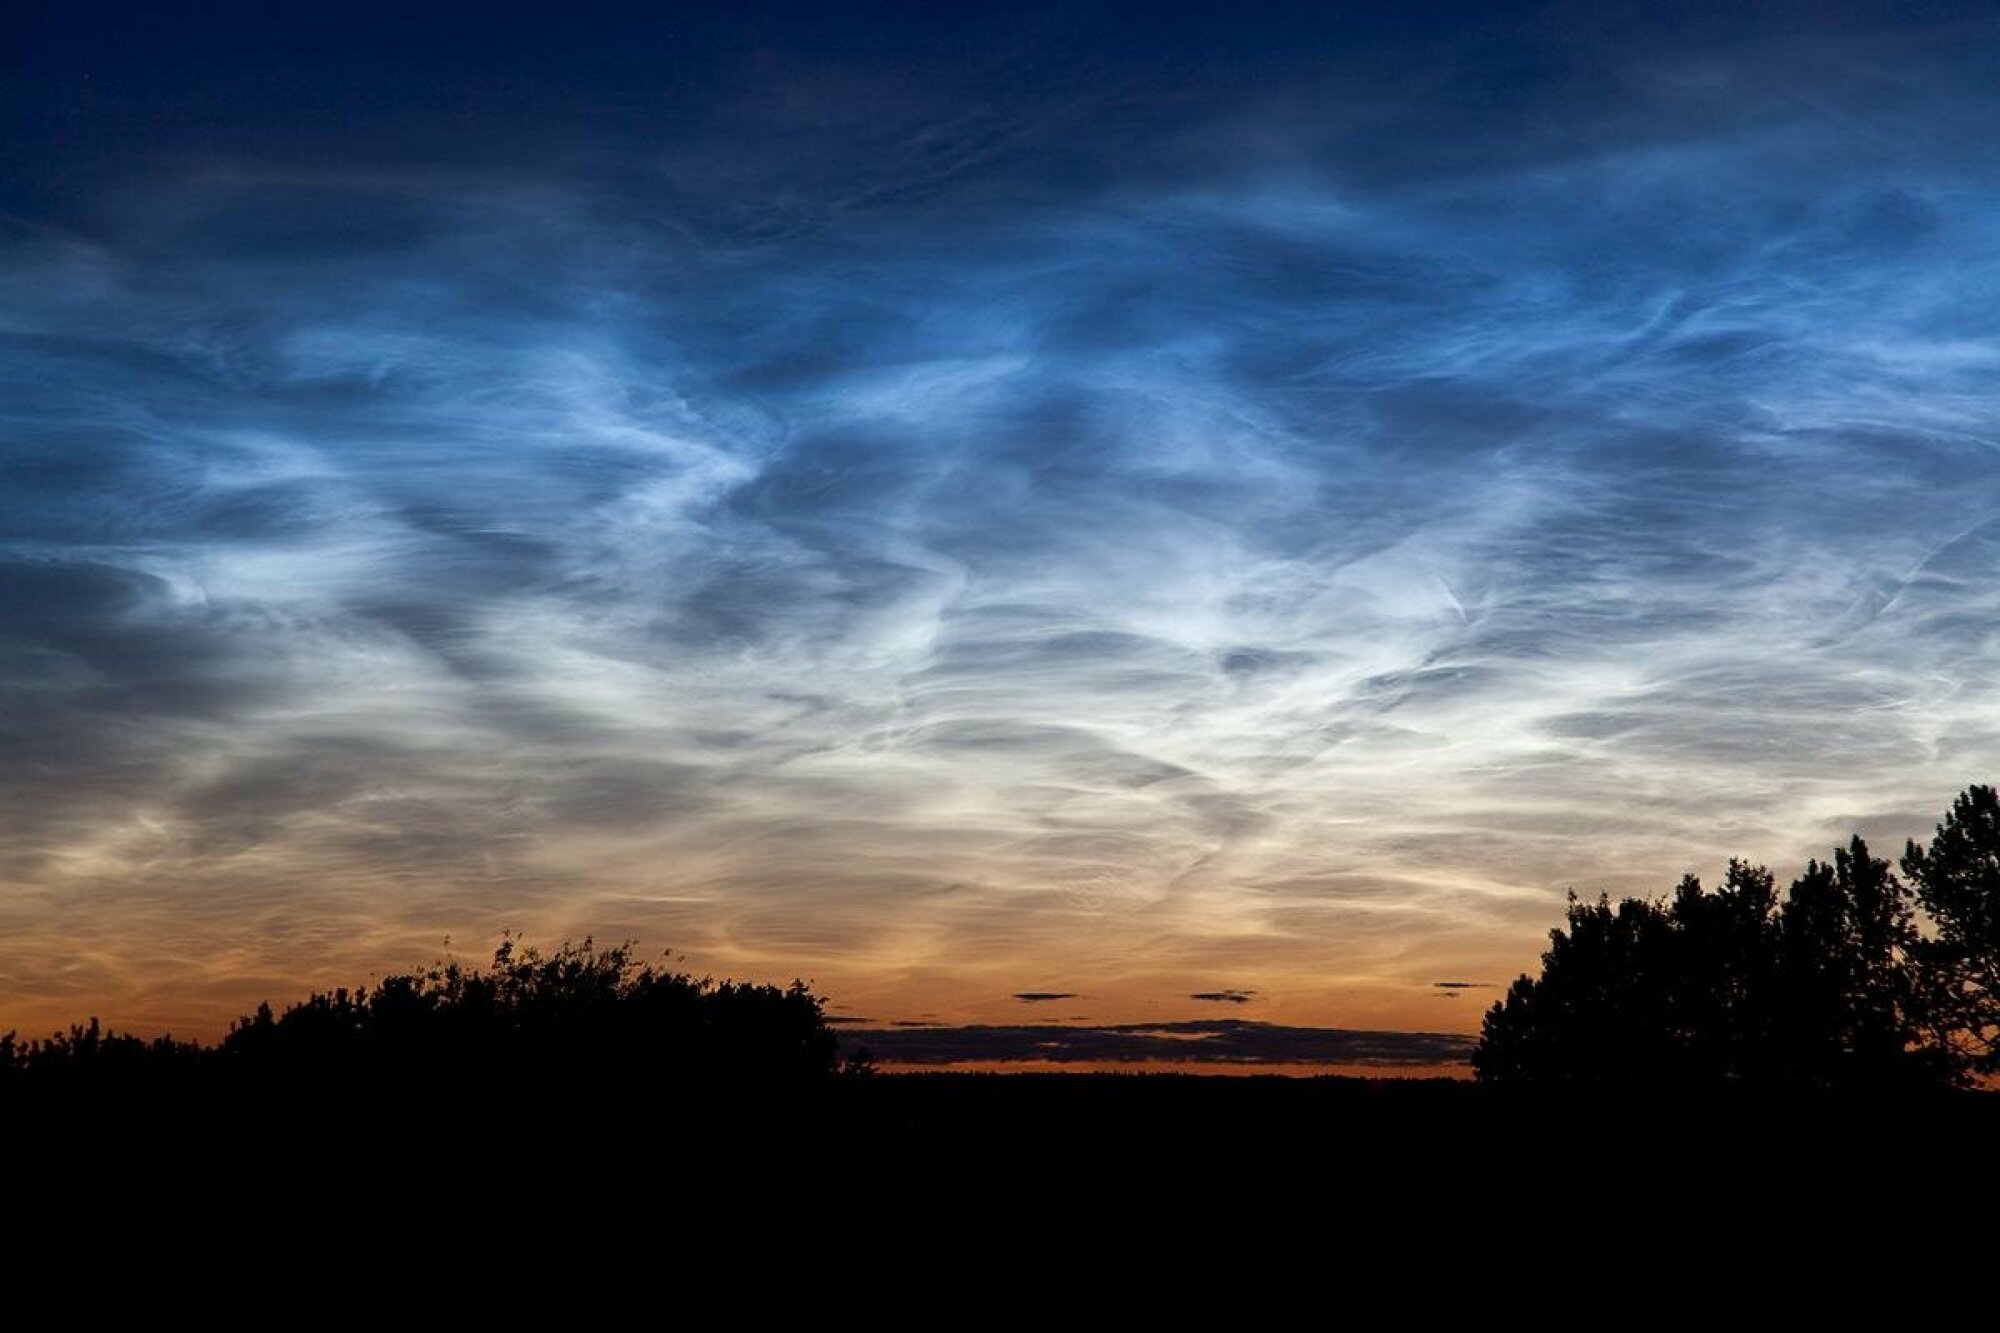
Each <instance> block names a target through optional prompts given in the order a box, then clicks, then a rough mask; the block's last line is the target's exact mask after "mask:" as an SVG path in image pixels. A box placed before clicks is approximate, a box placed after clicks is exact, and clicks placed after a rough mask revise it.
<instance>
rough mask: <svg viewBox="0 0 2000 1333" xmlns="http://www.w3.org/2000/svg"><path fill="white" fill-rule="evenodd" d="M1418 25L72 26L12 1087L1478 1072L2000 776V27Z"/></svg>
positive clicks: (17, 814)
mask: <svg viewBox="0 0 2000 1333" xmlns="http://www.w3.org/2000/svg"><path fill="white" fill-rule="evenodd" d="M1327 8H1328V9H1330V10H1337V9H1338V8H1340V7H1332V6H1329V7H1327ZM1371 8H1372V7H1371ZM1380 8H1381V9H1383V10H1385V11H1386V10H1388V9H1391V8H1395V9H1397V10H1398V13H1399V14H1401V15H1402V17H1400V18H1396V19H1391V18H1389V17H1387V16H1386V15H1383V16H1374V17H1365V16H1364V17H1358V18H1357V17H1355V16H1353V15H1342V14H1340V13H1337V12H1335V13H1330V14H1325V15H1321V16H1320V17H1318V18H1317V19H1304V18H1299V17H1297V16H1295V15H1294V16H1288V15H1286V14H1284V13H1281V12H1279V11H1272V12H1271V13H1269V14H1259V13H1258V12H1257V11H1256V9H1255V7H1249V8H1247V9H1246V8H1245V7H1241V6H1230V7H1222V6H1218V7H1212V8H1209V9H1205V10H1198V11H1191V12H1189V13H1187V14H1185V15H1183V14H1181V13H1179V12H1178V11H1173V10H1152V9H1150V7H1149V10H1148V13H1147V14H1146V15H1145V16H1142V15H1141V14H1140V13H1139V12H1138V11H1137V9H1136V8H1133V7H1127V8H1123V9H1121V8H1118V7H1106V8H1095V9H1094V8H1091V7H1088V6H1070V7H1064V8H1063V9H1062V10H1061V11H1060V12H1053V11H1052V12H1049V13H1040V14H1038V13H1031V12H1024V11H1023V10H1022V9H1020V8H1019V7H1016V6H1008V7H1005V8H1004V9H993V10H990V11H989V10H982V9H978V8H976V7H968V8H965V9H962V10H960V9H958V8H957V7H953V6H932V7H929V8H928V9H916V8H910V9H905V8H890V7H864V8H859V9H856V8H850V7H828V11H829V12H826V13H823V14H820V15H818V16H817V17H813V18H802V17H798V16H784V15H783V11H774V12H773V13H772V14H768V15H756V14H750V13H748V12H746V11H742V10H741V7H731V8H727V9H716V10H713V11H710V10H705V9H700V8H698V7H691V8H685V9H678V8H674V7H660V9H661V10H663V11H664V14H663V15H662V16H655V17H647V16H646V15H645V14H644V13H642V12H637V11H635V12H630V13H623V14H620V13H612V12H608V11H607V12H603V13H592V14H586V13H583V12H582V11H576V12H570V11H569V10H567V9H566V10H565V15H563V16H556V17H553V18H552V17H550V16H546V15H545V16H542V18H541V19H540V20H539V22H540V23H542V24H544V25H552V26H547V27H535V26H529V25H528V24H527V22H526V21H525V20H523V21H521V22H520V25H519V26H509V24H510V20H507V19H506V18H504V17H494V16H491V15H488V16H486V17H483V18H480V19H479V20H477V21H476V22H474V21H472V20H470V19H468V18H467V17H466V16H464V15H459V16H447V15H445V14H443V13H440V14H438V15H436V16H433V17H431V18H428V19H411V18H409V17H408V16H407V15H405V16H396V17H394V18H393V19H392V18H390V17H384V18H381V19H379V20H378V19H377V18H375V17H373V16H371V15H369V14H365V13H364V14H359V15H357V14H352V13H348V14H342V15H338V16H318V17H314V18H311V19H282V18H275V19H274V18H259V17H258V16H257V12H256V11H249V10H246V11H245V12H244V13H242V14H240V15H231V14H227V13H223V12H219V11H216V10H215V9H213V8H212V7H211V8H208V9H204V10H202V11H200V12H201V13H202V14H205V15H208V16H209V17H208V18H207V19H205V20H202V21H201V22H199V23H196V22H192V21H188V20H186V19H185V16H177V15H174V14H155V15H153V16H151V17H145V16H120V17H119V18H118V21H117V22H112V21H111V20H110V19H102V20H101V21H100V20H98V19H93V18H92V17H90V16H88V15H78V14H76V13H75V12H73V11H69V10H65V11H64V13H63V14H62V15H61V16H59V17H50V18H47V19H45V20H34V19H31V20H30V21H29V23H28V25H27V26H28V30H29V31H28V37H27V40H26V43H25V46H24V47H23V48H22V49H21V50H18V51H16V52H15V53H14V54H12V55H11V56H9V57H8V59H9V60H10V61H11V62H12V64H11V65H10V67H9V68H7V69H6V70H5V71H4V73H0V129H4V130H5V133H4V134H0V142H4V147H0V215H4V216H0V432H4V434H0V738H3V739H4V746H0V810H4V815H0V833H4V839H0V1029H4V1028H6V1027H10V1026H16V1025H18V1026H21V1027H23V1028H26V1029H31V1030H32V1029H35V1028H38V1027H43V1026H47V1025H49V1024H52V1023H54V1022H56V1021H58V1020H66V1019H69V1018H72V1017H76V1016H79V1015H80V1014H81V1013H83V1012H87V1011H91V1010H95V1011H97V1012H100V1013H102V1014H104V1016H105V1017H106V1019H107V1020H109V1021H112V1022H115V1023H117V1024H118V1025H120V1026H132V1027H138V1028H141V1029H158V1028H160V1027H164V1026H173V1027H176V1028H177V1029H180V1030H184V1031H187V1030H198V1031H203V1032H208V1033H212V1032H213V1031H214V1030H215V1029H216V1028H217V1027H219V1026H220V1024H221V1023H222V1022H223V1021H224V1020H225V1019H226V1018H227V1017H228V1016H229V1015H231V1014H233V1013H236V1012H239V1011H240V1010H241V1009H242V1008H243V1007H244V1005H246V1004H248V1003H254V1001H255V1000H257V999H259V998H262V997H263V996H265V995H277V996H283V995H288V994H291V993H294V992H296V991H297V990H299V989H300V988H301V987H302V986H306V985H317V984H327V983H333V982H348V981H352V980H356V979H359V978H360V977H361V976H364V975H366V974H367V973H369V972H370V971H380V970H382V969H384V968H389V967H398V966H403V965H406V964H409V963H412V962H417V961H421V960H423V959H424V958H427V957H429V956H430V955H431V954H432V953H433V952H435V951H436V950H437V949H438V948H439V947H440V941H441V940H442V939H443V938H444V937H446V936H450V937H452V939H453V940H454V941H455V946H454V947H457V948H458V949H459V950H460V951H461V952H474V953H476V952H479V951H480V949H481V948H483V946H484V945H485V944H486V943H487V942H488V941H490V939H491V938H492V937H493V936H494V935H495V934H497V932H498V931H499V930H501V929H503V928H513V929H517V930H524V931H526V932H528V933H529V934H530V935H531V936H533V937H535V938H538V939H541V940H544V941H550V940H554V939H557V938H560V937H561V936H563V935H565V934H574V935H581V934H583V933H586V932H593V931H594V932H595V933H596V934H597V935H598V936H599V937H600V938H603V937H613V938H619V937H627V936H633V937H637V938H638V939H639V940H640V941H641V942H642V943H643V944H644V945H646V946H649V947H653V948H663V947H666V946H669V945H671V946H672V947H674V948H675V949H676V950H678V951H680V952H682V953H684V954H685V955H686V957H687V959H688V961H689V963H690V965H691V966H693V967H695V968H696V969H697V970H703V971H713V972H716V973H718V974H720V973H731V974H736V975H749V976H754V977H758V978H765V977H790V976H792V975H794V974H799V975H804V976H807V977H810V978H812V979H814V980H815V981H816V982H817V984H818V986H819V987H820V989H822V990H824V991H830V992H831V993H832V994H833V996H834V998H835V999H836V1000H838V1001H840V1002H842V1003H844V1004H846V1005H848V1006H850V1007H851V1009H852V1010H854V1011H857V1012H861V1013H866V1014H869V1015H873V1016H876V1017H877V1018H878V1019H880V1020H882V1021H889V1020H896V1019H907V1020H911V1021H915V1020H918V1019H939V1020H950V1021H955V1022H965V1021H978V1022H1000V1023H1017V1022H1020V1021H1021V1020H1020V1018H1019V1014H1020V1007H1019V1003H1018V1002H1017V1001H1016V1000H1014V999H1012V998H1011V997H1012V996H1013V995H1014V993H1016V992H1027V993H1045V994H1049V995H1057V994H1061V995H1064V996H1071V995H1073V996H1074V998H1065V999H1064V1000H1063V1004H1064V1006H1066V1007H1067V1008H1072V1009H1074V1010H1075V1013H1074V1015H1072V1014H1070V1013H1067V1012H1065V1013H1063V1014H1050V1015H1048V1016H1047V1017H1049V1018H1057V1019H1059V1018H1069V1017H1077V1018H1087V1019H1089V1020H1092V1021H1095V1022H1098V1023H1121V1022H1144V1021H1151V1020H1155V1019H1160V1020H1166V1019H1174V1020H1179V1019H1195V1018H1203V1017H1207V1018H1213V1017H1214V1011H1213V1007H1212V1006H1210V1007H1209V1008H1207V1009H1204V1008H1203V1007H1202V1005H1201V1004H1200V1003H1197V1002H1191V1001H1190V1000H1189V998H1188V997H1189V996H1190V995H1192V994H1196V993H1220V992H1223V991H1230V992H1249V993H1250V994H1249V995H1248V997H1247V1002H1246V1003H1244V1004H1243V1005H1242V1006H1240V1007H1237V1008H1236V1009H1235V1012H1236V1013H1238V1014H1241V1015H1243V1016H1245V1017H1248V1018H1252V1019H1259V1020H1265V1021H1275V1022H1283V1023H1293V1024H1349V1025H1357V1026H1366V1027H1372V1028H1379V1027H1409V1028H1416V1027H1423V1028H1433V1029H1441V1030H1448V1031H1463V1030H1465V1029H1466V1028H1468V1027H1469V1026H1471V1025H1473V1024H1474V1023H1476V1020H1477V1017H1478V1013H1479V1005H1480V1004H1481V1003H1482V1000H1481V995H1482V992H1481V991H1480V990H1479V989H1478V988H1477V987H1469V988H1470V989H1471V990H1472V994H1471V995H1470V997H1462V996H1461V991H1462V990H1464V989H1467V988H1468V986H1466V985H1465V984H1459V985H1448V986H1437V985H1434V984H1433V982H1434V981H1435V980H1436V979H1437V978H1440V977H1469V978H1473V979H1474V980H1475V981H1478V982H1490V981H1494V980H1502V979H1504V978H1505V977H1507V976H1510V975H1512V974H1513V973H1514V972H1516V971H1519V970H1521V969H1522V968H1523V967H1526V966H1528V965H1529V964H1530V963H1531V962H1532V960H1533V957H1534V954H1535V952H1536V950H1537V949H1538V947H1539V945H1540V941H1541V938H1542V935H1543V932H1544V931H1545V930H1546V929H1547V927H1548V926H1549V924H1551V922H1552V921H1553V919H1554V917H1555V916H1556V914H1557V912H1558V910H1559V905H1560V902H1561V897H1562V894H1563V893H1564V892H1565V890H1567V889H1568V888H1570V887H1571V886H1575V887H1578V888H1580V889H1583V890H1586V891H1594V890H1595V889H1598V888H1605V889H1609V890H1611V891H1613V892H1619V891H1645V892H1654V891H1658V890H1662V889H1664V888H1666V887H1668V886H1669V885H1670V884H1671V883H1672V881H1673V879H1674V878H1676V877H1677V876H1678V875H1679V874H1680V873H1681V872H1682V871H1684V870H1695V871H1698V872H1701V873H1704V874H1712V873H1714V872H1715V871H1717V870H1718V869H1719V868H1720V866H1721V864H1722V862H1723V861H1724V860H1725V859H1726V858H1727V857H1728V856H1729V855H1732V854H1744V855H1749V856H1752V857H1756V858H1760V859H1768V860H1771V861H1772V862H1773V863H1774V864H1775V865H1777V866H1778V867H1779V868H1780V869H1781V871H1783V872H1789V871H1790V870H1791V869H1793V868H1794V867H1795V866H1796V864H1797V862H1798V861H1799V860H1801V859H1802V858H1803V857H1804V856H1805V855H1807V854H1809V853H1812V852H1815V851H1818V850H1819V849H1820V848H1821V847H1823V846H1825V845H1826V844H1828V843H1829V842H1831V841H1832V840H1833V839H1834V838H1836V837H1838V836H1841V835H1844V833H1845V832H1847V831H1848V830H1849V829H1850V828H1852V827H1855V826H1858V827H1860V828H1861V829H1862V831H1863V832H1865V833H1868V834H1870V835H1871V836H1875V837H1878V838H1882V839H1885V840H1887V841H1888V842H1889V844H1890V845H1892V846H1897V845H1900V839H1901V837H1903V836H1905V835H1921V834H1922V833H1923V832H1924V831H1925V829H1926V828H1927V827H1928V824H1929V823H1930V822H1931V821H1932V820H1934V819H1935V817H1936V815H1937V813H1938V812H1939V811H1940V810H1942V808H1943V807H1944V805H1945V804H1946V803H1947V802H1948V800H1949V798H1950V797H1951V795H1952V794H1953V793H1954V792H1955V791H1956V790H1957V789H1958V788H1959V787H1960V786H1962V785H1963V784H1964V783H1966V782H1968V781H1978V780H1990V779H1993V778H1994V777H1996V776H2000V694H1996V692H1995V682H1996V676H2000V656H1996V647H2000V641H1996V632H2000V580H1996V568H1997V567H2000V452H1997V451H2000V100H1996V94H1995V91H1994V90H1995V89H1996V88H2000V24H1996V22H1995V20H1994V11H1993V10H1992V8H1991V7H1990V6H1963V7H1957V8H1954V7H1950V6H1931V7H1921V6H1908V5H1905V6H1901V7H1899V8H1897V9H1895V10H1890V9H1888V8H1886V7H1885V8H1882V9H1880V10H1879V11H1878V10H1875V9H1870V8H1867V7H1849V8H1844V9H1843V8H1841V7H1838V6H1829V5H1814V6H1810V7H1801V8H1799V9H1796V10H1790V9H1786V8H1784V7H1782V6H1781V7H1777V8H1760V11H1759V12H1760V13H1761V14H1762V15H1763V17H1762V18H1756V17H1750V16H1731V15H1728V14H1726V13H1723V12H1720V11H1718V12H1717V13H1715V14H1710V13H1708V12H1707V11H1706V10H1705V9H1696V8H1692V7H1691V8H1689V9H1688V11H1687V12H1686V13H1683V14H1679V15H1676V16H1673V17H1674V19H1675V21H1674V22H1672V23H1669V22H1668V21H1666V19H1664V18H1663V19H1661V20H1660V21H1658V22H1657V23H1649V22H1646V21H1641V20H1631V19H1621V18H1612V17H1604V16H1603V13H1604V11H1608V10H1609V9H1610V7H1609V6H1580V7H1567V6H1563V7H1554V8H1548V7H1543V8H1538V9H1535V10H1533V11H1530V10H1527V9H1520V8H1509V7H1506V6H1493V5H1482V6H1476V7H1473V8H1472V9H1471V10H1470V11H1469V13H1468V14H1457V13H1454V12H1452V11H1450V10H1445V9H1438V10H1432V11H1417V12H1411V11H1405V10H1403V9H1401V7H1389V6H1384V7H1380ZM835 9H839V10H840V12H838V13H836V12H832V11H833V10H835ZM1450 999H1456V1003H1442V1002H1441V1001H1444V1000H1450ZM1038 1021H1039V1020H1038Z"/></svg>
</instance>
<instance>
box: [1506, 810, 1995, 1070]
mask: <svg viewBox="0 0 2000 1333" xmlns="http://www.w3.org/2000/svg"><path fill="white" fill-rule="evenodd" d="M1902 866H1903V870H1904V873H1905V874H1907V875H1908V876H1909V880H1910V883H1909V884H1908V885H1906V884H1905V882H1904V881H1903V880H1902V879H1900V878H1899V877H1898V876H1897V874H1896V872H1895V870H1894V869H1893V868H1892V867H1891V866H1890V864H1889V863H1888V862H1887V861H1885V860H1883V859H1881V858H1879V857H1876V856H1874V855H1872V854H1871V853H1870V852H1869V850H1868V845H1867V844H1866V843H1865V842H1863V841H1862V840H1861V839H1860V838H1859V837H1856V838H1853V839H1852V840H1851V841H1850V842H1849V843H1848V845H1847V846H1846V847H1844V848H1840V849H1838V850H1836V851H1835V852H1834V853H1833V856H1832V858H1831V859H1830V860H1828V861H1812V862H1809V863H1808V864H1807V866H1806V868H1805V871H1804V873H1802V874H1801V875H1800V876H1799V877H1798V878H1797V879H1796V880H1794V881H1793V882H1792V884H1791V886H1790V888H1789V889H1788V890H1787V891H1786V893H1785V896H1784V899H1783V901H1782V902H1780V901H1779V900H1778V896H1777V893H1776V890H1775V881H1774V880H1773V878H1772V876H1771V873H1770V872H1769V871H1768V870H1766V869H1764V868H1762V867H1760V866H1751V865H1748V864H1746V863H1744V862H1741V861H1732V862H1731V863H1730V866H1729V872H1728V875H1727V876H1726V877H1725V879H1724V882H1723V884H1722V886H1721V887H1720V888H1719V889H1717V890H1715V891H1712V892H1711V891H1707V890H1704V889H1703V888H1702V885H1701V882H1700V881H1699V880H1697V879H1695V878H1694V877H1692V876H1689V877H1687V878H1686V879H1683V880H1682V881H1681V883H1680V885H1679V887H1678V888H1676V889H1675V891H1674V893H1673V895H1672V897H1671V898H1670V899H1665V900H1654V901H1643V900H1639V899H1626V900H1624V901H1622V902H1620V903H1619V904H1618V905H1617V906H1616V907H1613V906H1612V904H1611V902H1610V900H1609V899H1608V898H1605V897H1600V898H1599V899H1598V900H1597V901H1596V902H1595V903H1589V902H1583V901H1580V900H1578V899H1577V897H1576V896H1575V895H1574V894H1572V895H1571V897H1570V901H1569V906H1568V909H1567V911H1566V913H1565V917H1564V924H1563V926H1561V927H1559V928H1557V929H1556V930H1554V931H1552V932H1550V937H1549V941H1550V942H1549V949H1548V951H1547V952H1546V953H1544V954H1543V955H1542V972H1541V975H1540V976H1539V977H1529V976H1525V975H1524V976H1522V977H1520V978H1518V979H1517V980H1516V981H1515V982H1514V983H1513V985H1512V986H1511V987H1510V988H1509V989H1508V992H1507V995H1506V997H1505V998H1504V999H1502V1000H1501V1001H1500V1002H1498V1003H1497V1004H1495V1005H1494V1006H1493V1008H1492V1009H1491V1010H1490V1011H1489V1012H1488V1013H1487V1015H1486V1018H1485V1022H1484V1024H1483V1026H1482V1030H1481V1034H1480V1044H1479V1047H1478V1049H1477V1051H1475V1053H1474V1055H1473V1068H1474V1072H1475V1073H1476V1074H1477V1075H1478V1076H1479V1078H1480V1079H1482V1080H1485V1081H1489V1082H1502V1083H1505V1082H1536V1083H1598V1084H1604V1083H1624V1084H1639V1083H1644V1084H1694V1085H1714V1084H1720V1083H1745V1084H1754V1085H1759V1086H1780V1085H1782V1086H1795V1087H1817V1088H1859V1087H1869V1088H1881V1087H1894V1086H1910V1085H1918V1084H1934V1083H1949V1082H1964V1081H1966V1080H1967V1079H1968V1078H1969V1077H1971V1076H1973V1075H1976V1074H1982V1073H1994V1072H2000V798H1996V796H1995V794H1994V792H1993V789H1991V788H1989V787H1972V788H1970V789H1968V790H1967V791H1966V792H1965V793H1964V794H1963V795H1962V796H1960V797H1959V798H1958V801H1957V803H1956V804H1955V805H1954V806H1953V808H1952V811H1951V813H1950V814H1949V815H1947V816H1946V818H1945V821H1944V822H1943V823H1941V824H1940V825H1939V826H1938V832H1937V837H1936V839H1935V841H1933V843H1932V844H1931V847H1930V848H1929V850H1928V851H1927V850H1925V849H1924V848H1922V847H1919V846H1918V845H1917V844H1916V843H1914V842H1912V843H1910V844H1909V848H1908V850H1907V851H1906V853H1905V854H1904V856H1903V860H1902ZM1911 885H1913V886H1914V890H1913V889H1912V887H1911ZM1918 908H1921V911H1922V916H1921V917H1919V915H1918V911H1917V909H1918Z"/></svg>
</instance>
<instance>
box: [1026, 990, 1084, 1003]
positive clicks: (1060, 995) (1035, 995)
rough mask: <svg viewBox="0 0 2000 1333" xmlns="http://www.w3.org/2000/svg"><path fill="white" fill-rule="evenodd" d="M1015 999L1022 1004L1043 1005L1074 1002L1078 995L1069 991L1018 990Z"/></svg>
mask: <svg viewBox="0 0 2000 1333" xmlns="http://www.w3.org/2000/svg"><path fill="white" fill-rule="evenodd" d="M1014 998H1015V999H1017V1000H1019V1001H1020V1002H1021V1003H1022V1004H1043V1003H1046V1002H1047V1001H1049V1000H1074V999H1076V998H1077V995H1076V992H1075V991H1067V990H1017V991H1015V992H1014Z"/></svg>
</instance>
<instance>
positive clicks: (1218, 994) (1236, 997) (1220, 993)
mask: <svg viewBox="0 0 2000 1333" xmlns="http://www.w3.org/2000/svg"><path fill="white" fill-rule="evenodd" d="M1256 994H1257V992H1256V991H1254V990H1198V991H1196V992H1195V993H1194V994H1192V995H1190V996H1188V998H1189V999H1190V1000H1207V1001H1212V1002H1214V1003H1217V1004H1248V1003H1250V1000H1251V998H1252V997H1253V996H1255V995H1256Z"/></svg>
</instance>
